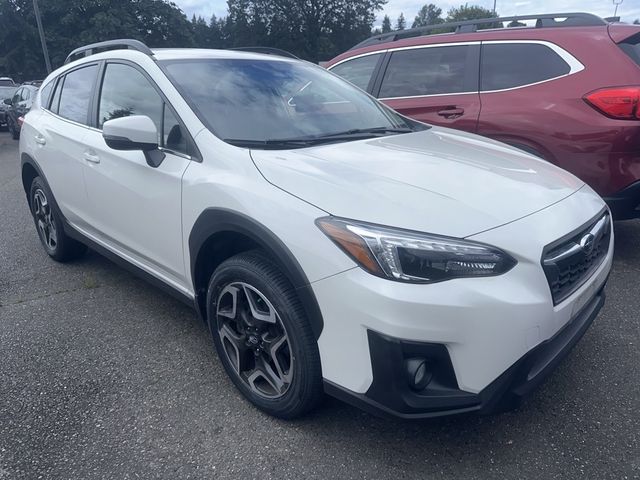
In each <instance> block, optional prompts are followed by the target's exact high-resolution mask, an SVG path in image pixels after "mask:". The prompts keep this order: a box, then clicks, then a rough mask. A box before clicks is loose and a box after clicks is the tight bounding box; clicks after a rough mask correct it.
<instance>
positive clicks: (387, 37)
mask: <svg viewBox="0 0 640 480" xmlns="http://www.w3.org/2000/svg"><path fill="white" fill-rule="evenodd" d="M522 20H535V21H536V25H535V27H533V28H553V27H593V26H604V25H608V22H607V21H605V20H604V19H602V18H600V17H598V16H597V15H593V14H591V13H580V12H577V13H547V14H541V15H518V16H515V17H494V18H481V19H479V20H465V21H462V22H449V23H438V24H432V25H426V26H424V27H417V28H410V29H408V30H396V31H393V32H389V33H383V34H379V35H374V36H372V37H370V38H368V39H366V40H364V41H362V42H360V43H358V44H357V45H356V46H354V47H352V48H351V50H355V49H356V48H362V47H368V46H370V45H375V44H378V43H387V42H395V41H396V40H401V39H404V38H411V37H420V36H422V35H428V34H429V33H431V32H433V31H434V30H442V29H445V30H447V29H453V31H454V33H470V32H475V31H477V30H478V26H479V25H487V24H492V23H502V22H519V21H522Z"/></svg>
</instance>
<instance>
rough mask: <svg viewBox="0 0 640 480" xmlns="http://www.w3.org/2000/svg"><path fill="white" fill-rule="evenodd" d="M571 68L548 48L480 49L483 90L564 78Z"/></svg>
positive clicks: (524, 45)
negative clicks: (562, 76)
mask: <svg viewBox="0 0 640 480" xmlns="http://www.w3.org/2000/svg"><path fill="white" fill-rule="evenodd" d="M570 71H571V68H570V67H569V65H568V64H567V62H565V61H564V60H563V59H562V58H561V57H560V56H559V55H558V54H557V53H556V52H554V51H553V50H551V49H550V48H549V47H546V46H544V45H539V44H535V43H521V44H514V43H512V44H507V43H505V44H501V43H498V44H489V45H483V46H482V71H481V77H480V78H481V83H482V86H481V88H482V90H485V91H486V90H501V89H503V88H513V87H519V86H522V85H529V84H532V83H536V82H541V81H543V80H549V79H550V78H556V77H559V76H561V75H566V74H567V73H569V72H570Z"/></svg>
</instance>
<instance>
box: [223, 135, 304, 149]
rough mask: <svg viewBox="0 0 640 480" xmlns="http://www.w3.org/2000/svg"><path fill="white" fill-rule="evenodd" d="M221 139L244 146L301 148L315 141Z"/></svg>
mask: <svg viewBox="0 0 640 480" xmlns="http://www.w3.org/2000/svg"><path fill="white" fill-rule="evenodd" d="M223 141H225V142H227V143H230V144H231V145H235V146H236V147H244V148H262V149H265V148H272V149H278V148H303V147H308V146H310V145H314V144H315V142H313V141H311V140H308V139H306V138H283V139H273V140H245V139H242V138H224V139H223Z"/></svg>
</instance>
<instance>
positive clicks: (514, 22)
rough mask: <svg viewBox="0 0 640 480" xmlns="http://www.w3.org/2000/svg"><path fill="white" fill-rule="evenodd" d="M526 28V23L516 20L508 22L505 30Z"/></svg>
mask: <svg viewBox="0 0 640 480" xmlns="http://www.w3.org/2000/svg"><path fill="white" fill-rule="evenodd" d="M526 26H527V24H526V23H522V22H519V21H517V20H513V21H512V22H509V23H508V24H507V28H513V27H526Z"/></svg>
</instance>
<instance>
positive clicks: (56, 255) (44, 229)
mask: <svg viewBox="0 0 640 480" xmlns="http://www.w3.org/2000/svg"><path fill="white" fill-rule="evenodd" d="M29 205H30V207H31V215H32V216H33V221H34V223H35V226H36V231H37V232H38V236H39V237H40V242H41V243H42V246H43V247H44V250H45V252H47V254H48V255H49V256H50V257H51V258H53V259H54V260H55V261H57V262H68V261H71V260H75V259H76V258H79V257H81V256H82V255H84V254H85V252H86V251H87V247H86V245H84V244H82V243H80V242H78V241H76V240H74V239H73V238H71V237H69V236H67V235H66V234H65V233H64V225H63V223H62V217H61V215H60V212H59V211H58V209H57V208H56V207H55V204H54V202H53V194H52V193H51V191H50V190H49V188H48V187H47V185H46V184H45V183H44V181H43V180H42V178H40V177H36V178H34V179H33V182H31V189H30V191H29Z"/></svg>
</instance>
